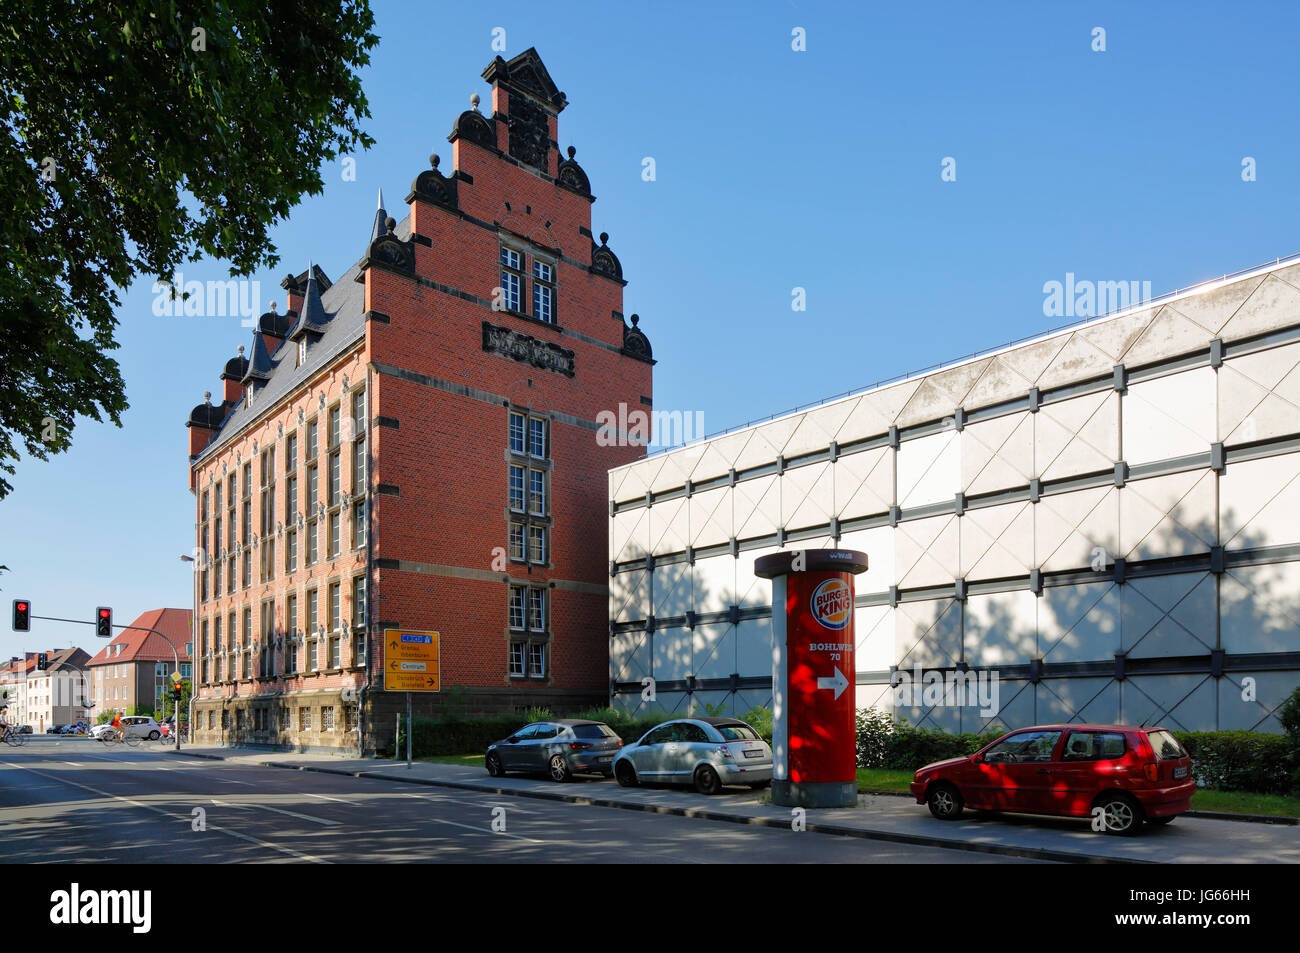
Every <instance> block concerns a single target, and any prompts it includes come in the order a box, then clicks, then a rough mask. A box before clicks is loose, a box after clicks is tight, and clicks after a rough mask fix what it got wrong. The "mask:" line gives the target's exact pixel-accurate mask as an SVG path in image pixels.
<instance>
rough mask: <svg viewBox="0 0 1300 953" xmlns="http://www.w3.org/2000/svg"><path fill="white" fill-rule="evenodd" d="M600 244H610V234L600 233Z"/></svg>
mask: <svg viewBox="0 0 1300 953" xmlns="http://www.w3.org/2000/svg"><path fill="white" fill-rule="evenodd" d="M600 243H601V244H602V245H606V244H608V243H609V232H601V233H600Z"/></svg>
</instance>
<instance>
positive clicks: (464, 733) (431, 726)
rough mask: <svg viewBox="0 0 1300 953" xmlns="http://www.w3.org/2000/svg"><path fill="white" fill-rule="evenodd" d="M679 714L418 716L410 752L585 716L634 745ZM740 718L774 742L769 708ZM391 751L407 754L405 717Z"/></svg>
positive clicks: (474, 746) (445, 751)
mask: <svg viewBox="0 0 1300 953" xmlns="http://www.w3.org/2000/svg"><path fill="white" fill-rule="evenodd" d="M680 717H682V716H681V715H664V714H659V715H644V716H636V717H629V716H628V715H627V714H626V713H625V712H623V711H621V710H619V709H617V708H598V709H594V710H589V711H583V712H577V713H575V714H571V715H564V714H561V715H555V714H552V713H551V712H550V711H549V710H547V709H544V708H533V709H528V710H526V711H520V712H517V713H516V714H514V715H503V716H500V717H495V718H424V717H417V718H415V719H413V721H414V725H413V727H412V731H411V754H412V756H413V757H416V758H425V757H433V756H436V755H459V754H468V753H470V752H474V751H486V750H487V746H488V745H490V744H492V743H493V742H494V741H500V740H502V739H503V738H508V737H510V735H512V734H513V733H514V732H516V731H518V730H519V729H520V728H522V727H523V726H524V725H527V724H529V723H530V722H534V721H546V720H548V719H552V718H586V719H590V720H592V721H600V722H604V723H605V724H607V725H609V727H610V728H612V729H613V730H614V731H615V732H617V734H618V736H619V737H620V738H622V739H623V743H624V744H631V743H632V742H634V741H636V740H638V739H639V738H640V737H641V736H642V735H644V734H645V733H646V732H647V731H649V730H650V729H651V728H653V727H655V726H656V725H661V724H663V723H664V722H665V721H671V720H672V719H674V718H680ZM741 720H742V721H747V722H749V723H750V724H751V725H753V726H754V729H755V730H756V731H757V732H758V733H759V734H760V735H761V736H762V737H763V739H764V740H765V741H767V742H768V743H769V744H771V741H772V716H771V713H770V712H769V711H767V709H755V710H751V711H749V712H747V713H746V714H745V715H743V716H741ZM390 754H392V755H393V756H394V757H398V758H405V757H406V720H405V719H403V720H402V723H401V727H400V728H399V729H398V732H397V748H396V752H395V753H392V752H390Z"/></svg>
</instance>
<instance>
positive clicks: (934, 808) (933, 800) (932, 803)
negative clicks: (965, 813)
mask: <svg viewBox="0 0 1300 953" xmlns="http://www.w3.org/2000/svg"><path fill="white" fill-rule="evenodd" d="M925 804H926V807H928V808H929V809H930V813H931V814H933V815H934V816H935V817H937V818H938V819H939V820H941V821H955V820H956V819H957V818H959V817H961V808H962V800H961V793H960V792H959V791H958V790H957V789H956V788H955V787H953V786H952V785H951V784H936V785H934V786H932V787H931V788H930V790H929V791H927V792H926V795H925Z"/></svg>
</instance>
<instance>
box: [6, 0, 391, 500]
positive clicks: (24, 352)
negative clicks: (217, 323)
mask: <svg viewBox="0 0 1300 953" xmlns="http://www.w3.org/2000/svg"><path fill="white" fill-rule="evenodd" d="M373 25H374V16H373V14H372V13H371V11H370V8H369V5H368V3H367V2H366V0H288V2H276V3H269V4H268V3H264V2H261V0H115V2H106V0H94V2H90V3H86V2H84V0H41V2H37V0H18V2H15V3H11V4H7V5H6V9H5V15H4V17H3V19H2V20H0V127H2V128H3V130H4V132H5V133H6V135H5V136H4V143H3V145H2V146H0V189H2V190H3V191H2V192H0V194H2V195H3V196H4V201H3V206H4V209H5V214H4V215H3V216H0V245H2V246H3V248H4V249H5V254H6V257H7V258H8V260H7V261H6V262H5V265H6V267H4V268H0V354H3V355H4V360H3V361H0V474H4V473H9V474H12V473H13V472H14V466H13V463H14V461H15V460H16V459H17V453H18V447H17V443H18V442H19V441H21V442H22V444H23V445H24V446H25V448H26V450H27V452H28V453H29V454H31V455H32V456H34V457H37V458H40V459H48V456H49V454H51V453H57V452H60V451H63V450H66V449H67V447H68V446H69V445H70V441H71V435H72V430H73V426H74V424H75V422H76V418H77V416H78V415H80V416H83V417H89V418H93V419H95V420H103V419H104V417H107V418H108V419H109V420H110V421H112V422H113V423H115V424H117V425H118V426H119V427H120V426H121V417H122V413H123V411H125V410H126V407H127V403H126V395H125V390H124V386H123V381H122V376H121V373H120V370H119V367H118V364H117V361H116V360H114V359H113V357H112V355H111V352H112V351H113V350H114V349H115V348H116V347H117V343H116V341H115V339H114V330H115V328H116V326H117V320H116V318H115V315H114V311H115V309H116V308H117V306H118V305H119V304H120V299H119V293H120V291H121V290H122V289H124V288H126V287H127V286H128V285H129V284H130V283H131V282H132V281H133V280H134V279H135V278H136V277H137V276H140V275H154V276H158V277H159V278H161V279H163V280H166V279H167V278H170V277H171V276H172V275H173V274H174V273H175V271H176V270H177V268H179V267H180V265H181V264H182V263H183V262H185V261H194V260H197V259H199V258H202V257H205V256H210V257H215V258H219V259H222V260H225V261H227V262H229V265H230V273H231V275H246V274H250V273H252V272H253V271H255V270H257V269H258V268H262V267H268V268H269V267H274V266H275V265H276V264H277V263H278V256H277V255H276V253H275V246H274V244H273V243H272V242H271V240H270V238H269V237H268V231H269V230H270V229H271V228H272V227H274V226H275V225H276V224H277V223H278V222H280V221H281V220H283V219H284V218H285V217H286V216H287V215H288V214H289V211H290V209H291V208H292V207H293V206H294V205H295V204H296V203H297V202H298V201H299V200H300V199H301V197H302V196H303V195H304V194H311V195H316V194H319V193H320V192H321V191H322V188H323V180H322V174H321V166H322V164H323V163H324V162H326V161H328V160H331V159H335V158H337V157H338V156H339V155H341V154H345V153H348V152H352V151H354V150H355V149H356V148H358V147H360V148H369V147H370V146H371V145H373V140H372V139H371V138H370V137H369V136H368V135H366V134H365V133H364V132H363V131H362V130H361V128H360V126H359V123H360V121H361V120H362V119H363V118H364V117H367V116H369V115H370V113H369V109H368V107H367V103H366V98H365V95H364V94H363V92H362V89H361V81H360V79H359V77H358V75H357V70H358V69H359V68H360V67H362V66H364V65H365V64H366V63H368V62H369V59H370V57H369V53H368V51H369V50H370V49H371V48H372V47H374V45H375V44H376V43H377V42H378V38H377V37H376V36H375V35H374V34H373V33H372V32H371V31H372V28H373ZM11 489H12V486H11V484H10V483H9V482H8V481H7V480H5V479H4V477H3V475H0V498H3V497H4V496H5V495H7V494H8V493H9V491H10V490H11Z"/></svg>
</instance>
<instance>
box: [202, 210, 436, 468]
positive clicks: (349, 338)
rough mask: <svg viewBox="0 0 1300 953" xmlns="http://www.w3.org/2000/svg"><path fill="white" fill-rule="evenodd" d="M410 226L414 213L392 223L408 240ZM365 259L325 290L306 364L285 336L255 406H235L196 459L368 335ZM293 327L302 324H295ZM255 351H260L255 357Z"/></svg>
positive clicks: (395, 231) (226, 440) (210, 452)
mask: <svg viewBox="0 0 1300 953" xmlns="http://www.w3.org/2000/svg"><path fill="white" fill-rule="evenodd" d="M410 232H411V221H410V216H409V215H408V216H407V217H406V218H404V219H402V221H401V222H399V223H398V224H397V227H396V228H395V229H393V234H394V235H396V236H397V237H398V238H400V239H402V240H403V241H406V240H407V239H409V238H410ZM360 265H361V262H360V261H358V262H357V263H356V264H354V265H353V266H352V267H351V268H349V269H348V270H347V271H345V272H344V273H343V274H342V275H341V276H340V277H339V278H338V280H337V281H335V282H334V283H333V284H332V285H330V286H329V288H328V289H326V290H325V291H324V292H323V293H322V294H321V295H320V301H321V306H322V309H323V314H318V315H314V316H312V318H313V322H312V323H313V325H314V326H316V327H318V328H319V329H320V331H321V334H320V337H319V338H317V339H315V340H312V338H310V337H309V338H308V340H309V341H310V342H311V343H310V344H309V345H308V348H307V361H306V363H305V364H303V365H302V367H295V366H294V364H295V363H296V361H295V356H294V355H295V354H296V352H297V347H296V346H295V344H294V343H293V342H292V341H285V342H283V343H282V344H281V345H280V346H279V347H278V348H276V351H275V353H274V354H270V355H269V360H270V367H269V371H268V376H267V379H266V383H265V384H263V385H261V386H259V387H258V388H257V391H256V393H255V394H254V395H253V406H252V407H248V406H246V405H245V401H243V400H240V401H238V402H237V403H236V404H235V405H234V406H233V407H232V408H231V409H230V412H229V414H228V415H227V416H226V418H225V420H224V421H223V422H222V424H221V429H220V430H218V431H217V434H216V436H215V437H213V439H212V442H211V443H209V444H208V445H207V446H206V447H204V448H203V449H202V450H201V451H200V452H199V454H198V456H197V457H196V458H195V461H194V462H195V463H196V464H198V463H201V462H202V461H203V460H205V459H207V458H208V457H210V456H212V455H213V454H215V453H217V452H218V451H219V450H220V449H221V448H222V447H223V446H224V445H225V444H227V443H229V442H230V440H231V439H233V438H234V437H235V436H237V435H238V434H239V433H241V432H242V431H243V430H244V429H245V428H247V427H248V426H250V425H251V424H253V423H254V422H255V421H257V420H258V419H259V418H260V417H261V416H262V415H263V414H264V413H265V412H266V411H267V410H268V409H270V408H271V407H273V406H274V405H275V404H277V403H279V402H280V401H281V400H283V399H284V398H285V397H286V396H288V395H289V394H291V393H292V392H293V391H294V390H296V389H297V388H298V387H300V386H302V384H303V383H304V382H305V381H308V380H310V379H311V378H312V377H314V376H315V375H316V374H317V373H319V372H320V370H321V368H323V367H325V366H327V365H328V364H330V363H331V362H332V361H333V360H334V359H335V358H337V357H338V356H339V355H340V354H342V353H344V352H345V351H347V350H348V349H349V348H351V347H352V346H353V345H354V344H356V343H357V341H359V340H361V339H362V338H364V337H365V334H366V321H365V317H364V314H365V285H364V284H362V283H361V282H359V281H357V280H356V278H357V275H358V274H360ZM306 310H307V304H306V303H305V302H304V305H303V311H304V312H305V311H306ZM294 330H295V331H296V330H297V327H296V326H295V328H294ZM256 356H257V355H256V351H255V352H254V357H255V358H256ZM247 370H248V368H247V367H245V368H244V372H245V373H247ZM240 376H241V377H242V376H243V374H241V375H240Z"/></svg>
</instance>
